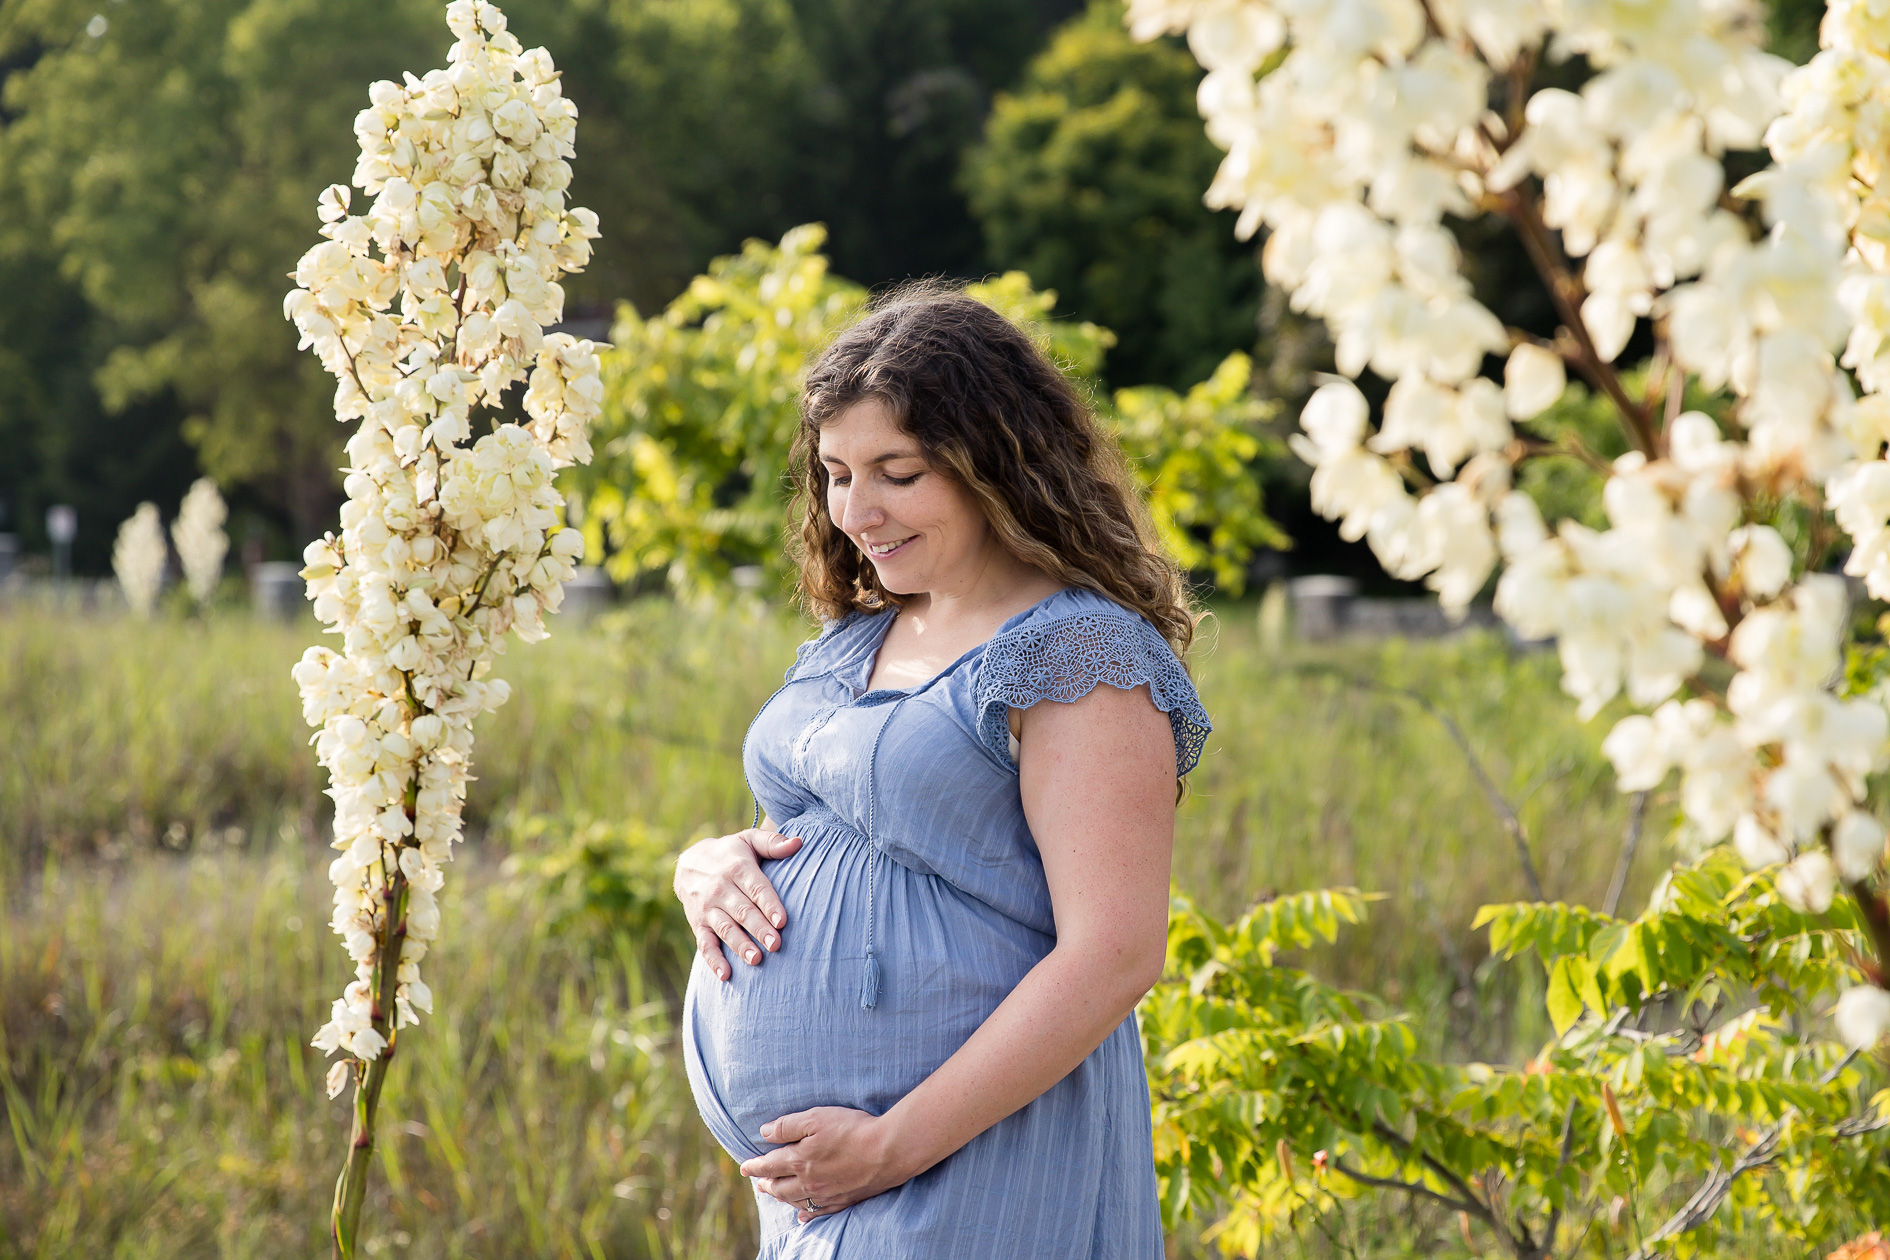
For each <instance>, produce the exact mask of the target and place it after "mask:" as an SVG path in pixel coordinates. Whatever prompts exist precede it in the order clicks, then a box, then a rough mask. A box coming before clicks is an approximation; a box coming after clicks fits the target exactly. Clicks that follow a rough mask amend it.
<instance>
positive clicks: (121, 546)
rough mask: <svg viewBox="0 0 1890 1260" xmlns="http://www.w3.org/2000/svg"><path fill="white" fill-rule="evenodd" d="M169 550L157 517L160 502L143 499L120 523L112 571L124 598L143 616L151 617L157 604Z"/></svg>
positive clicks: (113, 553) (113, 546)
mask: <svg viewBox="0 0 1890 1260" xmlns="http://www.w3.org/2000/svg"><path fill="white" fill-rule="evenodd" d="M169 560H170V553H169V552H168V551H167V550H166V549H165V546H164V523H163V522H162V521H161V520H159V519H158V510H157V504H155V503H140V504H139V505H138V510H137V511H135V512H133V513H132V514H131V515H130V516H128V517H126V518H125V521H124V523H123V524H122V525H120V526H119V527H118V538H117V540H116V541H115V542H113V543H112V572H113V573H114V574H115V575H117V578H118V589H119V590H121V591H123V592H124V593H125V602H126V603H127V604H129V605H131V611H132V612H134V613H136V614H137V615H138V616H140V617H149V616H150V615H151V610H152V609H154V608H156V607H157V597H158V592H159V591H160V590H161V589H163V586H164V566H165V564H167V563H168V562H169Z"/></svg>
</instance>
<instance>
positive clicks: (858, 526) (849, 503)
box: [840, 484, 886, 534]
mask: <svg viewBox="0 0 1890 1260" xmlns="http://www.w3.org/2000/svg"><path fill="white" fill-rule="evenodd" d="M841 513H842V514H841V518H840V530H841V532H842V533H847V534H858V533H860V532H861V531H863V530H868V529H871V528H873V526H875V525H877V524H879V523H880V521H881V520H883V519H884V518H885V515H886V514H885V513H884V512H883V511H881V510H880V506H879V504H878V503H876V502H874V496H873V494H872V492H871V491H870V490H867V489H865V488H864V487H862V486H860V485H858V484H855V485H851V486H848V487H847V498H846V503H845V504H844V505H843V506H842V508H841Z"/></svg>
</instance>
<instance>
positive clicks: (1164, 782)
mask: <svg viewBox="0 0 1890 1260" xmlns="http://www.w3.org/2000/svg"><path fill="white" fill-rule="evenodd" d="M1023 727H1024V738H1023V740H1022V745H1023V748H1024V753H1023V759H1022V763H1021V767H1020V786H1021V790H1022V793H1023V799H1024V816H1025V818H1026V819H1027V820H1028V821H1029V823H1030V830H1031V834H1032V835H1033V836H1034V837H1035V838H1036V840H1037V848H1038V851H1039V853H1040V854H1041V855H1042V858H1043V868H1044V875H1045V878H1046V879H1047V880H1048V882H1049V885H1050V900H1051V904H1052V906H1053V908H1054V910H1055V914H1056V930H1057V943H1056V946H1055V947H1054V948H1053V949H1052V950H1051V951H1050V953H1049V954H1048V955H1046V956H1045V957H1044V959H1043V960H1042V961H1041V962H1039V963H1038V964H1037V965H1036V966H1035V967H1033V968H1032V969H1031V970H1030V972H1029V973H1028V974H1027V975H1025V977H1024V978H1023V980H1022V981H1021V982H1020V983H1019V984H1018V986H1017V987H1016V988H1015V989H1013V990H1012V991H1011V993H1010V996H1008V997H1007V998H1005V999H1004V1001H1003V1002H1002V1003H1001V1004H999V1006H998V1008H997V1009H996V1010H995V1011H993V1012H992V1013H991V1016H990V1018H988V1019H987V1020H985V1022H984V1023H983V1024H982V1025H981V1026H980V1027H979V1029H978V1031H977V1032H975V1033H973V1034H972V1036H971V1038H970V1039H969V1040H967V1041H966V1042H965V1044H964V1045H963V1046H961V1047H960V1048H959V1049H958V1052H957V1053H956V1054H954V1055H952V1057H951V1058H949V1059H947V1060H946V1061H945V1062H944V1063H943V1064H942V1065H941V1066H940V1067H939V1068H938V1070H937V1071H935V1072H933V1073H932V1075H931V1076H929V1077H927V1078H926V1080H925V1081H924V1082H922V1083H921V1084H920V1085H919V1086H918V1088H916V1089H914V1090H913V1091H912V1092H911V1093H910V1094H907V1095H906V1096H905V1097H904V1098H902V1099H901V1100H900V1101H899V1102H898V1103H897V1104H895V1105H894V1106H893V1108H892V1109H891V1110H890V1111H888V1112H887V1113H886V1114H885V1115H883V1116H879V1117H874V1116H871V1115H869V1114H868V1113H866V1112H863V1111H855V1110H852V1109H850V1108H844V1107H816V1108H814V1109H813V1110H811V1111H804V1112H798V1113H796V1114H794V1115H791V1116H783V1117H782V1118H781V1119H779V1120H776V1121H774V1122H773V1123H772V1124H771V1125H764V1126H763V1128H762V1136H763V1137H764V1138H766V1139H767V1140H769V1141H772V1142H780V1143H784V1144H785V1145H783V1146H782V1147H781V1148H780V1149H777V1150H774V1151H770V1152H768V1153H767V1154H766V1155H763V1156H761V1157H760V1158H758V1159H751V1160H749V1161H748V1162H746V1163H744V1164H743V1165H742V1172H743V1173H744V1174H745V1175H747V1176H750V1177H756V1178H759V1179H761V1180H760V1181H759V1185H760V1186H761V1188H762V1189H763V1190H765V1191H767V1192H768V1193H770V1194H773V1195H774V1196H775V1197H777V1198H779V1199H782V1200H784V1201H787V1202H792V1203H797V1204H799V1205H800V1206H801V1208H802V1216H803V1218H807V1217H811V1216H812V1215H815V1214H816V1213H814V1212H811V1211H809V1210H808V1208H807V1201H808V1200H809V1199H812V1200H813V1201H814V1202H815V1203H817V1204H819V1207H820V1210H821V1211H823V1212H824V1211H830V1210H834V1209H837V1208H841V1207H846V1206H849V1205H851V1204H853V1203H857V1202H859V1201H860V1200H862V1199H867V1198H871V1197H872V1196H873V1195H875V1194H879V1193H882V1192H883V1191H886V1190H889V1189H891V1188H892V1187H894V1186H897V1185H900V1184H902V1183H903V1182H906V1181H909V1180H911V1179H912V1178H913V1177H916V1176H918V1175H919V1174H920V1173H922V1172H924V1171H925V1170H926V1169H928V1168H930V1167H932V1166H933V1165H934V1164H936V1163H938V1162H939V1161H940V1160H942V1159H944V1158H945V1157H946V1156H948V1155H950V1154H951V1153H952V1152H954V1151H956V1150H958V1148H960V1147H961V1146H963V1145H964V1144H965V1143H967V1142H969V1141H970V1140H971V1139H972V1138H974V1137H976V1136H977V1135H978V1134H980V1133H982V1132H984V1130H986V1129H988V1128H990V1127H991V1126H992V1125H994V1124H996V1123H997V1122H998V1121H1000V1120H1002V1119H1003V1118H1004V1117H1006V1116H1008V1115H1010V1114H1011V1113H1012V1112H1014V1111H1016V1110H1018V1109H1019V1108H1021V1107H1023V1106H1024V1105H1025V1104H1026V1103H1028V1102H1030V1101H1031V1100H1032V1099H1034V1098H1036V1097H1037V1096H1038V1095H1039V1094H1042V1093H1043V1092H1044V1091H1045V1090H1047V1089H1049V1088H1050V1087H1051V1086H1052V1085H1055V1084H1056V1083H1057V1082H1058V1081H1060V1080H1062V1079H1063V1078H1064V1077H1065V1076H1067V1075H1068V1074H1069V1072H1070V1071H1071V1069H1073V1068H1074V1067H1076V1065H1077V1064H1079V1063H1081V1062H1082V1061H1083V1060H1084V1058H1086V1057H1087V1056H1088V1055H1089V1053H1090V1052H1091V1051H1093V1050H1094V1049H1095V1048H1096V1047H1097V1046H1099V1045H1101V1044H1102V1041H1103V1039H1104V1038H1105V1037H1107V1036H1108V1035H1109V1034H1110V1032H1112V1031H1113V1030H1114V1029H1115V1028H1116V1027H1117V1025H1119V1024H1121V1023H1122V1021H1123V1020H1124V1019H1125V1018H1127V1017H1128V1015H1129V1013H1130V1012H1131V1011H1133V1010H1134V1009H1135V1004H1136V1003H1137V1002H1138V1001H1140V1000H1141V998H1142V995H1143V994H1145V993H1147V992H1148V990H1149V988H1150V986H1151V985H1153V984H1154V983H1155V981H1156V980H1157V979H1159V978H1160V975H1161V968H1162V958H1163V953H1164V950H1165V947H1166V941H1167V925H1168V875H1169V857H1170V852H1171V850H1172V848H1173V845H1174V830H1175V741H1174V734H1173V731H1172V728H1171V727H1170V726H1169V723H1168V718H1167V716H1166V715H1165V714H1163V713H1162V712H1161V711H1160V710H1159V709H1157V708H1156V707H1155V706H1154V705H1153V704H1152V703H1151V702H1150V700H1149V693H1148V688H1147V687H1145V686H1144V687H1136V688H1134V689H1133V690H1129V691H1122V690H1118V689H1117V688H1115V687H1112V686H1108V685H1099V686H1097V687H1096V688H1095V689H1094V690H1093V691H1091V692H1090V693H1089V694H1088V695H1086V696H1084V697H1083V698H1082V699H1080V700H1077V701H1076V702H1074V703H1071V704H1059V703H1050V702H1046V703H1042V704H1038V705H1035V706H1033V707H1032V708H1030V709H1028V710H1026V711H1025V713H1024V716H1023Z"/></svg>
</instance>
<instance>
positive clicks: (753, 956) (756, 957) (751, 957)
mask: <svg viewBox="0 0 1890 1260" xmlns="http://www.w3.org/2000/svg"><path fill="white" fill-rule="evenodd" d="M760 961H761V955H760V954H758V953H756V952H755V951H754V950H752V949H751V950H749V951H748V962H749V964H750V965H751V966H752V965H753V964H755V963H758V962H760Z"/></svg>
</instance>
